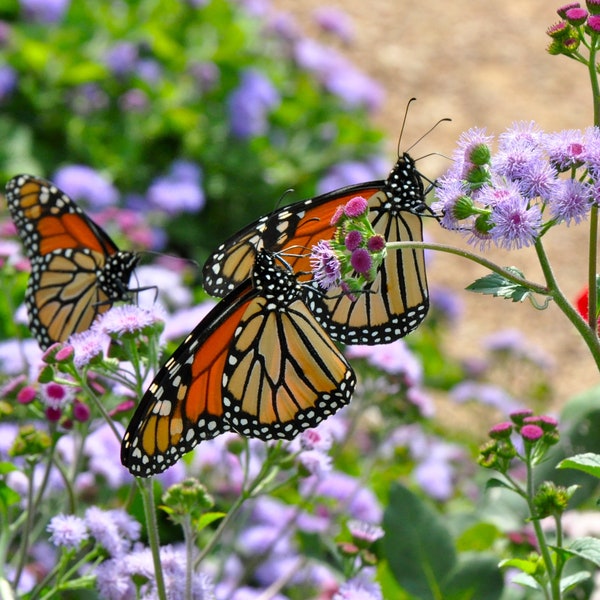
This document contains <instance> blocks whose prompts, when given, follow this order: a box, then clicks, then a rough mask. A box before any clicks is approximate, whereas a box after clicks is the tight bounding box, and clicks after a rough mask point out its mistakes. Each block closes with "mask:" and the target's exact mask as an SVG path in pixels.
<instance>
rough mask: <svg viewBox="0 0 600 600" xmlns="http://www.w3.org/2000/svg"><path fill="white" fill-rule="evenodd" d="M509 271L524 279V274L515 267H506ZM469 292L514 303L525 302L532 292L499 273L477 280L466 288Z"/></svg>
mask: <svg viewBox="0 0 600 600" xmlns="http://www.w3.org/2000/svg"><path fill="white" fill-rule="evenodd" d="M506 270H507V271H510V272H511V273H513V274H514V275H515V276H516V277H520V278H523V277H524V276H523V273H521V271H519V270H518V269H516V268H515V267H506ZM465 289H466V290H467V291H469V292H476V293H478V294H487V295H490V296H496V297H498V298H506V299H507V300H512V301H513V302H523V300H525V299H526V298H527V297H528V296H529V295H530V294H531V292H530V291H529V290H528V289H527V288H526V287H525V286H523V285H519V284H518V283H514V282H513V281H509V280H508V279H506V278H505V277H503V276H502V275H500V274H498V273H491V274H490V275H486V276H485V277H481V278H479V279H477V280H475V281H474V282H473V283H472V284H471V285H468V286H467V287H466V288H465Z"/></svg>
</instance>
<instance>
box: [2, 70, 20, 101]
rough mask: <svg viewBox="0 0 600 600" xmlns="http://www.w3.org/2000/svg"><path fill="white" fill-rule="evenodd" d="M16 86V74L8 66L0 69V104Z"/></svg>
mask: <svg viewBox="0 0 600 600" xmlns="http://www.w3.org/2000/svg"><path fill="white" fill-rule="evenodd" d="M16 86H17V72H16V71H15V70H14V69H13V68H12V67H10V66H9V65H2V66H1V67H0V102H2V101H3V100H6V99H7V98H8V97H9V96H10V95H11V94H12V92H13V90H14V89H15V87H16Z"/></svg>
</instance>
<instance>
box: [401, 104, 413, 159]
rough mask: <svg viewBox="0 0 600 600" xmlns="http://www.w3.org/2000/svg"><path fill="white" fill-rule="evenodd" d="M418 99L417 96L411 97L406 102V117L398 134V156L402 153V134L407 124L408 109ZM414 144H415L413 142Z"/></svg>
mask: <svg viewBox="0 0 600 600" xmlns="http://www.w3.org/2000/svg"><path fill="white" fill-rule="evenodd" d="M416 101H417V99H416V98H411V99H410V100H409V101H408V102H407V103H406V108H405V109H404V118H403V119H402V127H401V128H400V135H399V136H398V148H397V152H398V156H400V155H401V153H400V144H401V143H402V135H403V134H404V126H405V125H406V118H407V117H408V109H409V108H410V105H411V104H412V103H413V102H416ZM413 146H414V144H413ZM411 148H412V146H411Z"/></svg>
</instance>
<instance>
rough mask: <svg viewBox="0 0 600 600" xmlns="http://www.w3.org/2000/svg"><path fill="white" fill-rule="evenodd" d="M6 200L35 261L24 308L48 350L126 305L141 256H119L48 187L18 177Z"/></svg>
mask: <svg viewBox="0 0 600 600" xmlns="http://www.w3.org/2000/svg"><path fill="white" fill-rule="evenodd" d="M6 198H7V201H8V208H9V210H10V214H11V216H12V219H13V221H14V223H15V225H16V227H17V231H18V232H19V236H20V237H21V240H22V242H23V245H24V246H25V252H26V254H27V256H28V258H29V260H30V261H31V275H30V278H29V282H28V284H27V291H26V293H25V304H26V306H27V311H28V313H29V327H30V329H31V332H32V333H33V335H34V336H35V338H36V339H37V341H38V342H39V344H40V346H41V348H42V349H43V350H45V349H46V348H47V347H48V346H50V345H51V344H52V343H54V342H62V341H64V340H66V339H67V338H68V337H69V336H70V335H71V334H72V333H76V332H79V331H85V330H86V329H89V327H90V326H91V324H92V322H93V321H94V319H95V318H96V316H97V315H99V314H102V313H104V312H106V311H107V310H108V309H109V308H110V306H111V305H112V303H113V302H115V301H117V300H125V299H127V297H128V294H129V290H128V288H127V284H128V282H129V278H130V276H131V273H132V271H133V269H134V268H135V266H136V264H137V262H138V260H139V256H138V255H137V254H135V253H132V252H122V251H120V250H119V249H118V248H117V247H116V246H115V244H114V242H113V241H112V240H111V239H110V238H109V237H108V235H107V234H106V233H105V232H104V231H103V230H102V229H101V228H100V227H99V226H98V225H96V224H95V223H94V222H93V221H92V220H91V219H90V218H89V217H87V216H86V215H85V214H84V212H83V211H82V210H81V209H80V208H79V207H78V206H77V205H76V204H75V202H73V200H71V198H69V196H67V195H66V194H65V193H64V192H62V191H61V190H59V189H58V188H57V187H56V186H55V185H53V184H52V183H51V182H49V181H46V180H44V179H41V178H38V177H34V176H32V175H17V176H16V177H13V178H12V179H11V180H10V181H9V182H8V183H7V185H6Z"/></svg>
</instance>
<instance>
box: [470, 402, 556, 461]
mask: <svg viewBox="0 0 600 600" xmlns="http://www.w3.org/2000/svg"><path fill="white" fill-rule="evenodd" d="M489 436H490V438H491V439H490V441H489V442H487V443H486V444H485V445H484V446H483V447H482V448H481V449H480V452H479V459H478V462H479V464H480V465H481V466H482V467H485V468H487V469H494V470H496V471H499V472H500V473H507V472H508V469H509V468H510V465H511V462H512V460H513V459H514V458H520V459H521V460H523V461H527V462H529V463H530V464H532V465H534V464H538V463H539V462H540V461H541V460H542V458H543V457H544V455H545V454H546V452H547V450H548V448H549V447H550V446H553V445H554V444H556V443H557V442H558V440H559V434H558V423H557V421H556V419H555V418H554V417H550V416H547V415H542V416H536V415H534V414H533V411H531V410H529V409H526V410H521V411H517V412H514V413H512V414H511V415H510V421H504V422H502V423H498V424H497V425H494V426H493V427H492V428H491V429H490V431H489ZM518 438H520V442H521V443H520V445H521V446H522V447H523V450H524V455H523V454H520V452H519V450H518V449H517V446H516V445H515V441H516V439H518Z"/></svg>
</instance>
